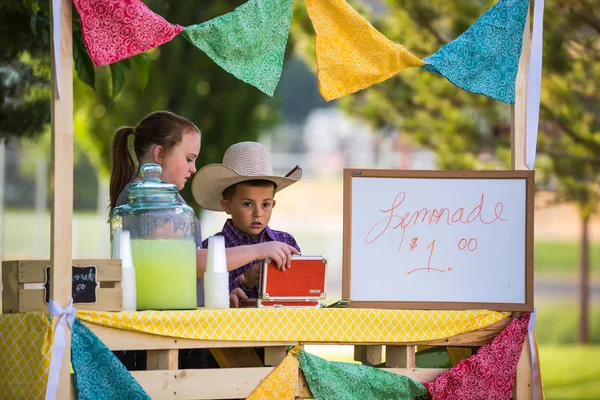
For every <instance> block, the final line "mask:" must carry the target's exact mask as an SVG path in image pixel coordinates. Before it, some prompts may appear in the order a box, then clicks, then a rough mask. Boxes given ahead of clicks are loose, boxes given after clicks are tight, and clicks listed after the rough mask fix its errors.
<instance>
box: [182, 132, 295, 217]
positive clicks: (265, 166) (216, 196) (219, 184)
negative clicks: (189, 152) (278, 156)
mask: <svg viewBox="0 0 600 400" xmlns="http://www.w3.org/2000/svg"><path fill="white" fill-rule="evenodd" d="M301 177H302V168H300V167H298V166H296V168H294V169H292V170H291V171H290V172H289V173H287V174H286V175H285V176H275V175H274V174H273V166H272V165H271V157H270V156H269V153H268V152H267V149H265V147H264V146H263V145H262V144H260V143H257V142H240V143H236V144H234V145H232V146H230V147H229V148H228V149H227V151H226V152H225V154H224V155H223V164H209V165H206V166H204V167H202V168H201V169H200V171H198V172H197V173H196V176H194V179H193V180H192V194H193V196H194V200H196V202H197V203H198V204H199V205H200V206H201V207H202V208H205V209H207V210H212V211H223V208H222V207H221V200H222V199H223V191H224V190H225V189H227V188H228V187H229V186H231V185H235V184H236V183H240V182H244V181H250V180H254V179H261V180H267V181H271V182H273V183H275V185H276V186H275V192H278V191H280V190H282V189H285V188H286V187H288V186H290V185H291V184H292V183H295V182H297V181H299V180H300V178H301Z"/></svg>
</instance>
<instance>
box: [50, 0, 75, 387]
mask: <svg viewBox="0 0 600 400" xmlns="http://www.w3.org/2000/svg"><path fill="white" fill-rule="evenodd" d="M51 4H52V3H51ZM50 9H51V13H50V14H51V16H50V40H51V46H50V48H51V49H58V51H59V54H60V56H59V59H60V68H58V69H57V66H56V65H55V62H54V57H53V56H52V55H51V56H50V59H51V72H52V74H51V76H52V77H51V87H52V100H51V132H52V169H51V178H50V183H51V184H50V187H51V191H52V196H51V199H52V200H51V208H50V261H51V262H50V264H51V265H52V274H51V277H50V282H51V293H50V298H51V299H53V300H54V301H56V302H57V303H58V305H60V306H62V307H66V306H67V304H68V303H69V300H70V299H71V261H72V240H73V232H72V228H73V37H72V31H73V29H72V26H71V24H72V23H71V21H72V2H71V0H60V10H61V11H60V15H59V16H58V21H59V27H56V26H54V22H53V18H52V16H53V15H54V12H55V11H56V10H54V4H52V7H51V8H50ZM55 29H59V30H60V43H54V40H53V38H54V30H55ZM57 76H58V77H60V83H59V82H57V79H56V77H57ZM58 85H60V99H59V98H58V90H57V89H58ZM54 319H55V321H56V320H57V317H55V318H54ZM70 364H71V331H70V330H69V329H66V331H65V350H64V355H63V359H62V365H61V370H60V377H59V385H58V390H57V398H58V399H68V398H69V396H70V392H71V375H70Z"/></svg>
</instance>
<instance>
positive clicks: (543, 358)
mask: <svg viewBox="0 0 600 400" xmlns="http://www.w3.org/2000/svg"><path fill="white" fill-rule="evenodd" d="M599 360H600V346H598V345H596V346H577V345H573V346H554V345H552V346H540V363H541V364H540V365H541V366H542V380H543V382H544V393H545V395H546V399H547V400H571V399H572V400H591V399H600V361H599Z"/></svg>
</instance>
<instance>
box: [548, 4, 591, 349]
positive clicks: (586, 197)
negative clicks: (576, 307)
mask: <svg viewBox="0 0 600 400" xmlns="http://www.w3.org/2000/svg"><path fill="white" fill-rule="evenodd" d="M594 5H595V4H593V2H592V1H589V0H582V1H579V0H577V1H576V0H569V1H557V0H551V1H550V2H549V3H547V5H546V9H547V12H546V19H545V29H546V31H545V36H544V46H545V49H544V57H545V63H544V81H543V85H542V102H541V117H542V118H543V119H542V121H543V125H542V131H541V133H542V137H541V138H540V141H539V151H540V153H542V154H545V155H547V157H548V158H549V159H550V162H548V168H547V169H548V170H549V172H550V174H551V175H552V176H554V177H555V179H556V180H557V183H558V189H559V190H558V199H559V200H562V201H572V202H575V203H576V204H577V206H578V209H579V215H580V218H581V248H580V254H581V257H580V279H579V281H580V324H579V341H580V342H581V343H588V342H589V322H588V321H589V302H590V300H589V261H590V259H589V254H590V250H589V220H590V217H591V216H592V215H593V214H594V213H595V212H597V211H598V207H599V205H600V86H599V84H598V82H600V11H598V10H597V7H594Z"/></svg>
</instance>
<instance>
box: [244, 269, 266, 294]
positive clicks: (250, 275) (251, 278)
mask: <svg viewBox="0 0 600 400" xmlns="http://www.w3.org/2000/svg"><path fill="white" fill-rule="evenodd" d="M261 266H262V263H256V264H253V265H251V266H250V268H248V269H247V270H246V271H244V273H243V274H242V282H244V285H246V287H247V288H248V289H252V288H253V287H255V286H256V285H258V282H259V281H260V268H261Z"/></svg>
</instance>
